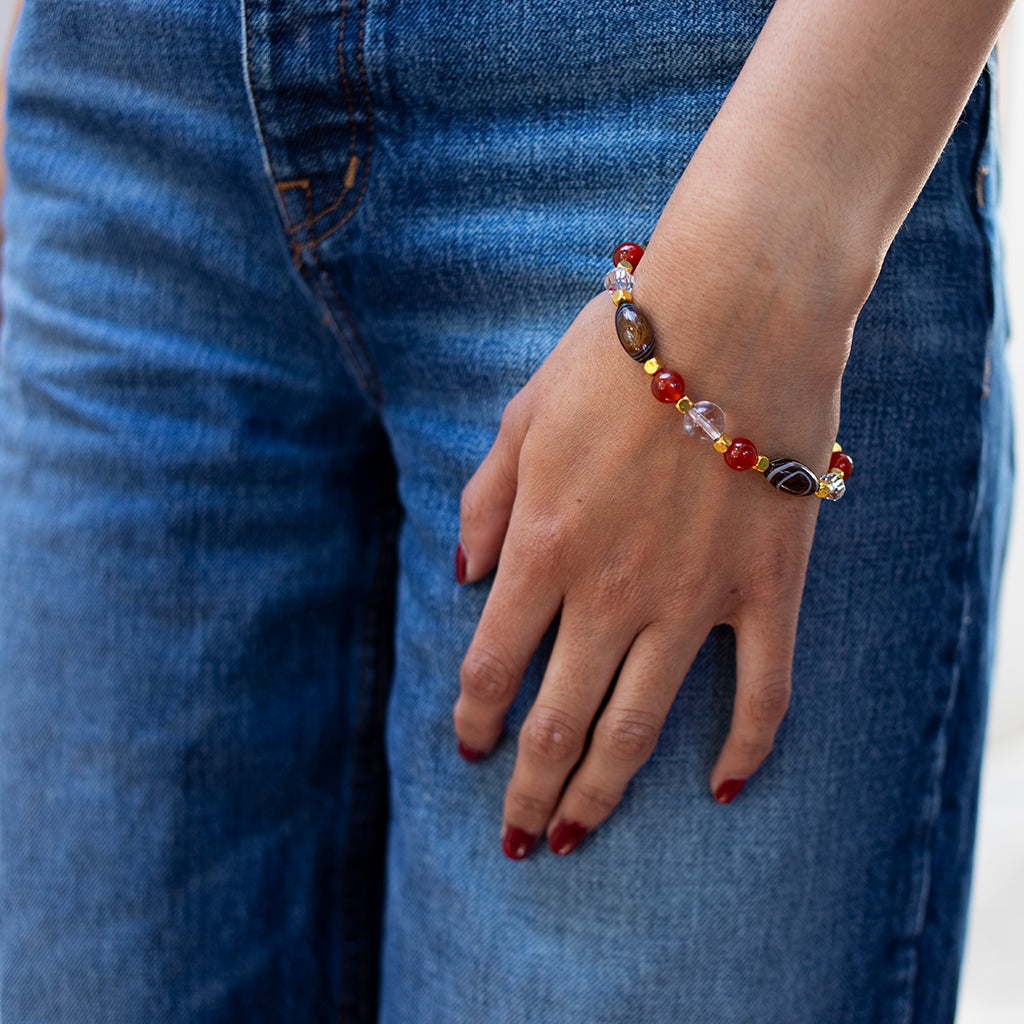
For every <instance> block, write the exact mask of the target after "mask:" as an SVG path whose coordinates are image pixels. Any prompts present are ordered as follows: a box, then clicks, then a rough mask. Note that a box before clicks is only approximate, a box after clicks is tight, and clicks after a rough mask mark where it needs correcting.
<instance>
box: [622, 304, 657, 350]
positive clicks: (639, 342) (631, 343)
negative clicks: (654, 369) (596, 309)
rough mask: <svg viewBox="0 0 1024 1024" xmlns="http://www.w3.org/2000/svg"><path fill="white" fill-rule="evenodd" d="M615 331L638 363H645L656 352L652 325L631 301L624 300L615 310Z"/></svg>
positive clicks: (623, 345)
mask: <svg viewBox="0 0 1024 1024" xmlns="http://www.w3.org/2000/svg"><path fill="white" fill-rule="evenodd" d="M615 333H616V334H618V336H619V341H621V342H622V347H623V348H624V349H625V350H626V351H627V352H628V353H629V354H630V356H631V357H632V358H633V359H635V360H636V361H637V362H638V363H645V362H647V360H648V359H650V358H651V355H652V354H653V353H654V337H653V336H652V334H651V325H650V324H649V323H648V322H647V320H646V318H645V317H644V316H643V314H642V313H641V312H640V311H639V310H638V309H637V308H636V306H634V305H632V304H631V303H629V302H623V303H622V305H620V306H619V308H618V309H617V310H616V311H615Z"/></svg>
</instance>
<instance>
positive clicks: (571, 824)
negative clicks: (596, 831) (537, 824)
mask: <svg viewBox="0 0 1024 1024" xmlns="http://www.w3.org/2000/svg"><path fill="white" fill-rule="evenodd" d="M586 834H587V828H586V826H585V825H581V824H580V823H579V822H578V821H560V822H559V823H558V824H557V825H556V826H555V827H554V828H553V829H552V830H551V834H550V835H549V836H548V846H550V847H551V850H552V852H553V853H557V854H558V856H559V857H564V856H565V855H566V854H567V853H572V851H573V850H575V849H576V847H577V846H579V845H580V843H582V842H583V838H584V836H586Z"/></svg>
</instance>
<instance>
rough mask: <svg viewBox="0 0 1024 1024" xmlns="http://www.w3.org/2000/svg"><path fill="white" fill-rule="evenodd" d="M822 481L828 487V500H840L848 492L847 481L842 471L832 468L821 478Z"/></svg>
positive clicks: (826, 496)
mask: <svg viewBox="0 0 1024 1024" xmlns="http://www.w3.org/2000/svg"><path fill="white" fill-rule="evenodd" d="M821 482H822V483H823V484H825V485H826V486H827V487H828V494H826V495H825V498H826V499H827V500H828V501H838V500H839V499H840V498H841V497H842V496H843V495H844V494H845V493H846V481H845V480H844V479H843V477H842V474H841V473H836V472H833V471H831V470H830V471H829V472H828V473H826V474H825V475H824V476H823V477H822V478H821Z"/></svg>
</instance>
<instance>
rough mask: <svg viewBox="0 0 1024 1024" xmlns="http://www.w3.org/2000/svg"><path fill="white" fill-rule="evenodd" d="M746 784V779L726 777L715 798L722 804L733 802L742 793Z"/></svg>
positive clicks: (716, 791)
mask: <svg viewBox="0 0 1024 1024" xmlns="http://www.w3.org/2000/svg"><path fill="white" fill-rule="evenodd" d="M746 784H747V780H746V779H726V780H725V782H722V783H720V784H719V787H718V789H716V790H715V799H716V800H717V801H718V802H719V803H720V804H731V803H732V802H733V800H735V799H736V797H738V796H739V795H740V792H741V791H742V789H743V787H744V786H745V785H746Z"/></svg>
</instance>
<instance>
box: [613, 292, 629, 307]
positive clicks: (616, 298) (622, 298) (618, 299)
mask: <svg viewBox="0 0 1024 1024" xmlns="http://www.w3.org/2000/svg"><path fill="white" fill-rule="evenodd" d="M632 301H633V293H632V292H627V291H626V289H625V288H619V289H618V290H617V291H614V292H612V302H614V303H615V305H616V306H621V305H622V303H624V302H632Z"/></svg>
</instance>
